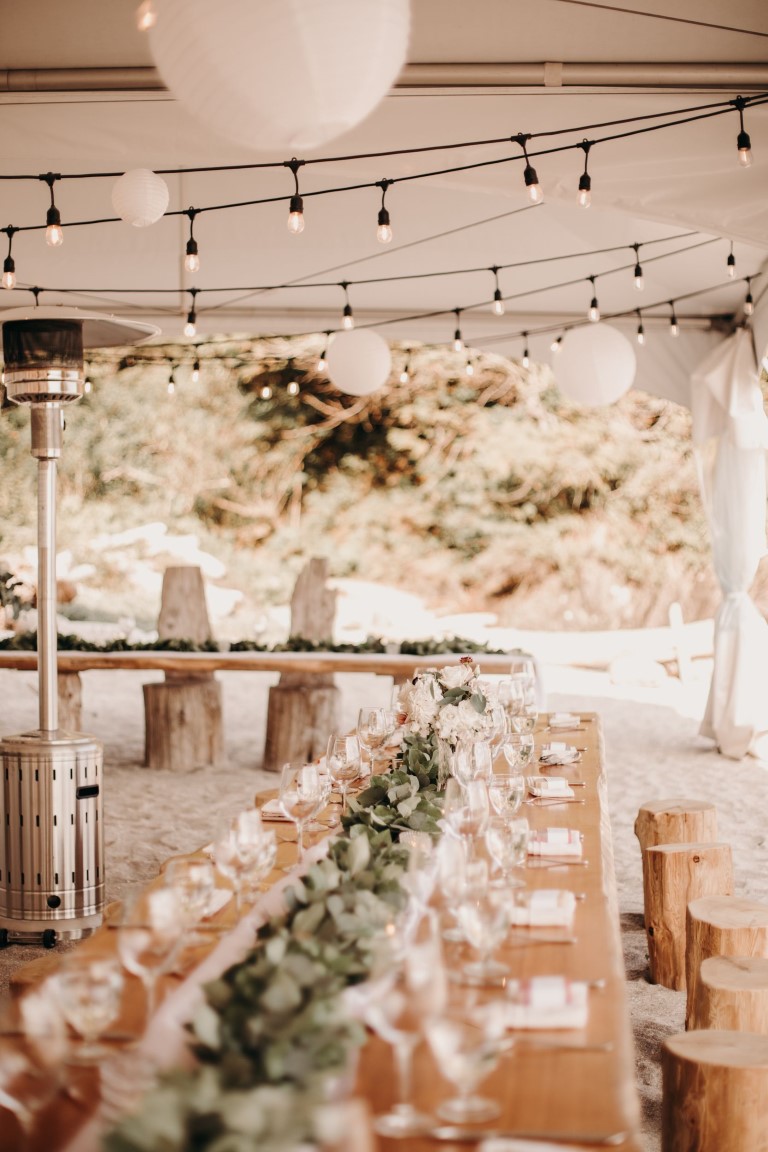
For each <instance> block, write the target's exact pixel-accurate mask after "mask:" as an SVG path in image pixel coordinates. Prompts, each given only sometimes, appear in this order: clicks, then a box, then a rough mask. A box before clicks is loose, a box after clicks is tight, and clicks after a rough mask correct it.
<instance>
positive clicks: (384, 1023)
mask: <svg viewBox="0 0 768 1152" xmlns="http://www.w3.org/2000/svg"><path fill="white" fill-rule="evenodd" d="M415 985H416V987H415V990H414V986H413V984H412V985H411V986H409V984H408V981H407V979H406V978H403V979H402V980H399V981H398V980H395V979H394V977H393V978H390V979H389V980H386V979H385V980H382V981H380V982H379V983H378V987H377V988H376V989H375V990H374V989H371V990H370V991H371V992H374V993H375V994H374V995H371V996H369V998H368V1000H367V1003H366V1004H365V1006H364V1016H365V1021H366V1023H367V1024H368V1026H369V1027H370V1028H372V1029H373V1030H374V1032H376V1034H377V1035H378V1036H380V1037H381V1038H382V1040H384V1041H386V1043H387V1044H389V1045H390V1047H391V1048H392V1054H393V1056H394V1059H395V1068H396V1072H397V1088H398V1093H397V1101H396V1103H395V1104H394V1106H393V1107H392V1108H391V1109H390V1110H389V1112H385V1113H384V1114H383V1115H381V1116H376V1117H375V1118H374V1121H373V1127H374V1130H375V1131H376V1132H377V1133H378V1134H379V1135H380V1136H390V1137H395V1138H407V1137H409V1136H418V1135H421V1134H423V1133H424V1132H427V1131H429V1129H430V1128H432V1127H433V1125H434V1119H433V1117H432V1116H428V1115H426V1114H425V1113H423V1112H419V1111H418V1110H417V1109H416V1108H415V1107H414V1105H413V1102H412V1100H411V1091H412V1069H413V1052H414V1049H415V1048H416V1045H417V1044H418V1043H419V1040H420V1038H421V1029H422V1021H423V1006H422V1001H423V993H424V989H423V985H422V983H421V982H420V981H418V980H417V981H415Z"/></svg>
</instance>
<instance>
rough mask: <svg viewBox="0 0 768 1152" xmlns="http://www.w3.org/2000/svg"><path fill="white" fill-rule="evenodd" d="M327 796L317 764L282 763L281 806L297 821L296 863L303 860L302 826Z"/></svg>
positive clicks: (318, 809)
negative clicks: (297, 846) (297, 848)
mask: <svg viewBox="0 0 768 1152" xmlns="http://www.w3.org/2000/svg"><path fill="white" fill-rule="evenodd" d="M329 771H330V765H329ZM326 797H327V793H326V791H325V786H324V784H323V782H322V780H321V778H320V773H319V771H318V768H317V765H316V764H284V765H283V768H282V772H281V774H280V808H281V810H282V811H283V813H284V814H285V815H286V816H287V817H288V819H289V820H292V821H293V823H294V824H295V825H296V830H297V833H298V843H299V864H303V863H304V826H305V825H306V823H307V821H308V820H311V819H312V817H313V816H316V815H317V813H318V812H319V811H320V809H321V808H322V807H323V806H324V804H325V802H326Z"/></svg>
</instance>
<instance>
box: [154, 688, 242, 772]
mask: <svg viewBox="0 0 768 1152" xmlns="http://www.w3.org/2000/svg"><path fill="white" fill-rule="evenodd" d="M143 687H144V716H145V748H144V763H145V764H146V766H147V767H148V768H169V769H171V770H172V771H179V772H185V771H188V770H189V769H190V768H201V767H207V766H210V765H212V766H219V765H221V764H223V762H224V725H223V721H222V705H221V685H220V684H219V682H218V681H217V680H214V679H213V678H211V679H210V680H203V681H197V680H190V681H183V680H174V681H165V682H163V683H160V684H145V685H144V686H143Z"/></svg>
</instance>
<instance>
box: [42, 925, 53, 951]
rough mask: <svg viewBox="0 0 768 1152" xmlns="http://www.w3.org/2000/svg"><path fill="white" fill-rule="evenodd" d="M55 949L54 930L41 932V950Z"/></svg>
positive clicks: (47, 929)
mask: <svg viewBox="0 0 768 1152" xmlns="http://www.w3.org/2000/svg"><path fill="white" fill-rule="evenodd" d="M55 947H56V930H55V929H54V928H46V929H45V931H44V932H43V948H55Z"/></svg>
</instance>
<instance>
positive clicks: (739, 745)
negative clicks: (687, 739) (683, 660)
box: [691, 328, 768, 759]
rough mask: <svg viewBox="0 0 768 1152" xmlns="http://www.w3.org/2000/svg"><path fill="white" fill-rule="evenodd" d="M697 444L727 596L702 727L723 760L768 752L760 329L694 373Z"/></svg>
mask: <svg viewBox="0 0 768 1152" xmlns="http://www.w3.org/2000/svg"><path fill="white" fill-rule="evenodd" d="M691 391H692V403H691V408H692V412H693V442H694V445H695V450H696V461H697V466H698V471H699V483H700V485H701V493H702V499H703V502H704V507H705V509H706V512H707V517H708V519H709V528H710V535H711V538H712V559H713V563H714V568H715V573H716V575H717V579H718V581H719V583H720V587H721V588H722V592H723V600H722V603H721V605H720V608H719V609H718V612H717V615H716V617H715V645H714V657H715V658H714V668H713V671H712V683H711V685H710V689H709V699H708V701H707V708H706V712H705V714H704V718H703V720H702V724H701V728H700V732H701V735H702V736H708V737H710V738H711V739H713V740H715V741H716V743H717V746H718V748H719V749H720V751H721V752H722V753H723V755H725V756H729V757H732V758H733V759H741V757H742V756H745V755H746V754H747V753H748V752H752V753H753V754H755V755H759V754H760V748H759V745H761V744H762V751H763V752H765V751H767V750H768V691H766V683H768V624H766V621H765V620H764V619H763V617H762V615H761V614H760V612H759V611H758V610H757V607H756V606H755V604H754V603H753V601H752V599H751V598H750V596H749V588H750V586H751V584H752V581H753V580H754V578H755V575H756V573H757V567H758V564H759V563H760V560H761V558H762V557H763V555H764V554H765V550H766V535H765V518H766V469H765V452H766V448H767V447H768V420H767V419H766V415H765V411H764V406H763V396H762V392H761V390H760V386H759V384H758V379H757V364H756V359H755V352H754V344H753V339H752V333H751V331H749V330H748V329H746V328H742V329H740V330H739V331H737V332H735V333H734V334H733V335H732V336H730V337H728V339H727V340H725V341H724V342H723V343H722V344H721V345H719V346H718V347H717V348H716V349H715V350H714V351H713V352H712V353H711V354H710V355H709V356H708V357H707V358H706V360H705V361H704V362H703V363H702V364H701V365H700V366H699V368H698V369H697V370H696V372H695V373H694V374H693V379H692V389H691Z"/></svg>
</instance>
